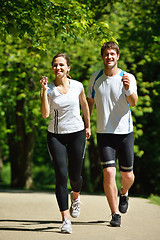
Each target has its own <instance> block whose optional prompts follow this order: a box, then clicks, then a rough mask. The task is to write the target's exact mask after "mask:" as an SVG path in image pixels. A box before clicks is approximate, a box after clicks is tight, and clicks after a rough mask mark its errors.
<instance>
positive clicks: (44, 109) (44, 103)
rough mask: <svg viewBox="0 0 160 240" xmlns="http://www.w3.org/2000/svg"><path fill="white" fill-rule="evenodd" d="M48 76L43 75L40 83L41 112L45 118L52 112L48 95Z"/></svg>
mask: <svg viewBox="0 0 160 240" xmlns="http://www.w3.org/2000/svg"><path fill="white" fill-rule="evenodd" d="M47 82H48V80H47V78H46V77H42V79H41V80H40V84H41V86H42V89H41V93H40V98H41V114H42V116H43V117H44V118H47V117H48V116H49V113H50V107H49V103H48V96H47Z"/></svg>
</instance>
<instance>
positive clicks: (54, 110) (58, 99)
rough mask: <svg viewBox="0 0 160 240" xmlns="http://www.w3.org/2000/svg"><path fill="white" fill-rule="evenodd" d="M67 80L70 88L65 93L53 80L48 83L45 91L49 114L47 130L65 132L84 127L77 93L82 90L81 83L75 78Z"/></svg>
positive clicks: (57, 132)
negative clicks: (59, 89)
mask: <svg viewBox="0 0 160 240" xmlns="http://www.w3.org/2000/svg"><path fill="white" fill-rule="evenodd" d="M69 81H70V88H69V90H68V92H67V93H66V94H63V93H61V92H60V91H58V89H57V87H56V86H55V84H54V82H51V83H49V84H48V89H47V93H48V102H49V105H50V114H51V118H50V122H49V126H48V131H49V132H52V133H56V134H65V133H73V132H77V131H81V130H83V129H84V122H83V120H82V117H81V115H80V104H79V95H80V94H81V92H82V90H83V85H82V83H81V82H78V81H76V80H72V79H70V80H69Z"/></svg>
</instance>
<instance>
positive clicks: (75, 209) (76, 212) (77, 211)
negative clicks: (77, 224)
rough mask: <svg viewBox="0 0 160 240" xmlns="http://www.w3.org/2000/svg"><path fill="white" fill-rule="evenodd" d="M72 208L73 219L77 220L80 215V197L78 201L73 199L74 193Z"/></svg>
mask: <svg viewBox="0 0 160 240" xmlns="http://www.w3.org/2000/svg"><path fill="white" fill-rule="evenodd" d="M70 198H71V206H70V209H69V212H70V215H71V216H72V217H73V218H77V217H78V216H79V215H80V196H79V197H78V198H77V199H73V192H71V194H70Z"/></svg>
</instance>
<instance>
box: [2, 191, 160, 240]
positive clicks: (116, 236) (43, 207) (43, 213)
mask: <svg viewBox="0 0 160 240" xmlns="http://www.w3.org/2000/svg"><path fill="white" fill-rule="evenodd" d="M81 202H82V203H83V204H82V205H81V214H80V216H79V217H78V218H77V219H73V218H70V219H71V221H72V231H73V233H72V234H62V233H61V232H60V227H61V215H60V212H59V209H58V206H57V202H56V197H55V194H54V193H48V192H47V193H46V192H31V191H28V192H26V191H19V192H18V191H0V240H51V239H52V240H54V239H55V240H59V239H60V240H61V239H69V240H73V239H74V240H158V239H160V207H159V206H157V205H154V204H151V203H149V201H148V200H147V199H142V198H133V197H130V200H129V203H130V208H129V211H128V212H127V213H126V214H123V215H122V226H121V227H116V228H115V227H110V225H109V221H110V219H111V216H110V210H109V207H108V203H107V200H106V198H105V196H104V195H85V194H82V195H81Z"/></svg>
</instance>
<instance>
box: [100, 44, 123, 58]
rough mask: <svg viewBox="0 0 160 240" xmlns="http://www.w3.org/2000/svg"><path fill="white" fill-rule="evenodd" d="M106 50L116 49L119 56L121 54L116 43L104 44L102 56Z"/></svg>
mask: <svg viewBox="0 0 160 240" xmlns="http://www.w3.org/2000/svg"><path fill="white" fill-rule="evenodd" d="M106 49H114V50H115V51H116V52H117V55H118V54H119V47H118V45H117V43H115V42H112V41H110V42H106V43H104V44H103V46H102V48H101V56H103V53H104V51H105V50H106Z"/></svg>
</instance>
